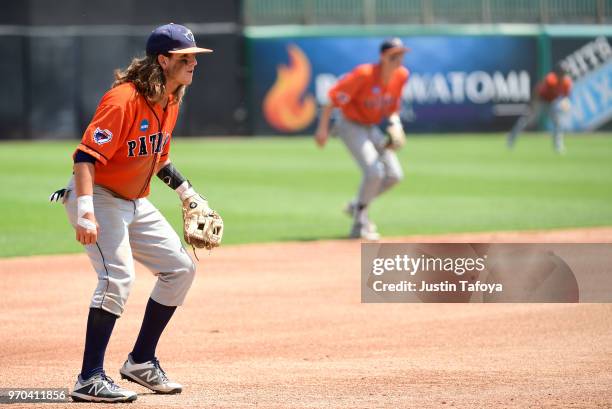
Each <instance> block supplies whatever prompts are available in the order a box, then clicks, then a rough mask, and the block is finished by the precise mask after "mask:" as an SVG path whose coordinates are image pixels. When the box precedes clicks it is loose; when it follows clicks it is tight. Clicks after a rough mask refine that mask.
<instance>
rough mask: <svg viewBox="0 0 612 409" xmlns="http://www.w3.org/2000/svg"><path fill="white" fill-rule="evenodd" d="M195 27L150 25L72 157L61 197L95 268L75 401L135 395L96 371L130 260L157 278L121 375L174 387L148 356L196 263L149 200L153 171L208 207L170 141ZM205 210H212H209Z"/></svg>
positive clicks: (159, 389) (125, 291)
mask: <svg viewBox="0 0 612 409" xmlns="http://www.w3.org/2000/svg"><path fill="white" fill-rule="evenodd" d="M210 51H211V50H208V49H204V48H199V47H197V46H196V43H195V39H194V37H193V34H192V32H191V31H190V30H189V29H187V28H186V27H184V26H181V25H178V24H168V25H164V26H161V27H158V28H156V29H155V30H154V31H153V32H152V33H151V35H150V36H149V38H148V40H147V47H146V52H147V55H146V56H145V57H144V58H135V59H134V60H133V61H132V63H131V64H130V66H129V67H128V68H127V69H126V70H124V71H119V70H117V71H116V72H115V77H116V80H115V83H114V84H113V87H112V89H111V90H110V91H108V92H107V93H106V94H105V95H104V96H103V98H102V100H101V101H100V104H99V105H98V108H97V110H96V112H95V114H94V117H93V119H92V121H91V123H90V124H89V126H88V127H87V129H86V130H85V133H84V134H83V138H82V141H81V143H80V145H79V146H78V147H77V149H76V152H75V153H74V155H73V157H74V176H73V178H72V179H71V180H70V182H69V185H68V187H67V189H66V190H65V191H58V192H56V194H55V197H52V199H55V200H57V199H59V198H62V200H63V202H64V205H65V208H66V211H67V213H68V218H69V220H70V222H71V224H72V225H73V226H74V228H75V230H76V239H77V240H78V241H79V242H80V243H82V244H83V245H84V247H85V250H86V252H87V255H88V256H89V259H90V261H91V263H92V265H93V267H94V269H95V270H96V272H97V274H98V285H97V287H96V290H95V292H94V294H93V297H92V300H91V304H90V310H89V316H88V320H87V332H86V337H85V351H84V354H83V365H82V368H81V373H80V375H79V376H78V379H77V382H76V384H75V386H74V390H73V391H72V393H71V396H72V398H73V399H74V400H77V401H89V402H125V401H133V400H135V399H136V393H135V392H132V391H129V390H126V389H123V388H121V387H119V386H118V385H117V384H115V383H114V381H113V380H112V379H111V378H110V377H108V376H107V375H106V374H105V372H104V369H103V361H104V353H105V350H106V347H107V344H108V341H109V339H110V336H111V332H112V330H113V327H114V325H115V321H116V319H117V318H118V317H119V316H121V314H122V313H123V311H124V308H125V303H126V301H127V298H128V295H129V293H130V288H131V287H132V284H133V282H134V278H135V276H134V261H133V259H136V260H138V261H139V262H141V263H142V264H144V265H145V266H147V267H148V268H149V269H150V270H151V271H152V272H153V273H154V274H155V275H157V277H158V280H157V283H156V284H155V287H154V288H153V291H152V293H151V296H150V298H149V301H148V304H147V307H146V311H145V315H144V319H143V322H142V327H141V329H140V332H139V334H138V338H137V340H136V342H135V344H134V348H133V349H132V352H131V353H130V354H129V355H128V357H127V360H126V361H125V363H124V365H123V367H122V368H121V369H120V374H121V377H122V378H124V379H127V380H130V381H133V382H136V383H139V384H140V385H143V386H145V387H147V388H149V389H151V390H152V391H154V392H156V393H180V392H181V390H182V387H181V385H180V384H178V383H176V382H173V381H171V380H169V379H168V377H167V376H166V374H165V372H164V370H163V369H162V368H161V366H160V365H159V361H158V360H157V358H156V357H155V349H156V346H157V343H158V341H159V338H160V336H161V334H162V331H163V330H164V328H165V327H166V324H167V323H168V321H169V320H170V318H171V317H172V315H173V313H174V311H175V309H176V307H177V306H178V305H181V304H182V303H183V301H184V299H185V296H186V294H187V291H188V290H189V288H190V286H191V283H192V281H193V279H194V274H195V271H196V266H195V263H194V262H193V260H192V259H191V257H190V256H189V254H188V253H187V251H186V250H185V248H184V247H183V245H182V243H181V240H180V239H179V237H178V235H177V234H176V232H175V231H174V230H173V229H172V227H171V226H170V224H169V223H168V222H167V221H166V219H165V218H164V217H163V216H162V215H161V213H160V212H159V211H158V210H157V209H156V208H155V207H154V206H153V205H152V204H151V202H149V200H148V199H147V198H146V197H147V195H148V194H149V185H150V182H151V179H152V177H153V176H154V175H157V176H158V177H159V178H160V179H162V180H163V181H164V183H166V184H167V185H168V186H170V187H171V188H172V189H174V190H175V191H176V193H177V194H178V195H179V197H180V199H181V200H183V202H184V203H185V202H187V204H188V205H191V207H192V208H193V207H194V206H205V207H206V208H208V204H207V202H206V200H205V199H204V198H202V197H201V196H200V195H198V194H197V193H196V192H195V191H194V189H193V187H191V184H190V183H189V182H188V181H187V180H186V179H185V178H184V177H183V176H182V175H181V174H180V173H179V172H178V171H177V170H176V168H175V167H174V165H173V164H172V163H171V162H170V159H169V152H170V141H171V137H172V131H173V129H174V125H175V123H176V119H177V115H178V111H179V107H180V104H181V100H182V98H183V95H184V93H185V89H186V87H187V86H188V85H190V84H191V81H192V77H193V73H194V69H195V68H196V65H197V62H196V58H195V54H196V53H204V52H210ZM208 209H209V208H208Z"/></svg>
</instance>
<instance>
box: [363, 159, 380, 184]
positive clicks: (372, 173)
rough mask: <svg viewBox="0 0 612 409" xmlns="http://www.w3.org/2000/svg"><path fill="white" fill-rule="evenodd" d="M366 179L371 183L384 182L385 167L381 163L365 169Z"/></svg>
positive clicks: (375, 163)
mask: <svg viewBox="0 0 612 409" xmlns="http://www.w3.org/2000/svg"><path fill="white" fill-rule="evenodd" d="M364 177H365V178H366V179H367V180H370V181H378V182H380V181H382V180H383V179H384V178H385V167H384V165H383V164H382V162H380V161H376V162H374V163H372V164H371V165H370V166H368V167H367V168H366V169H365V172H364Z"/></svg>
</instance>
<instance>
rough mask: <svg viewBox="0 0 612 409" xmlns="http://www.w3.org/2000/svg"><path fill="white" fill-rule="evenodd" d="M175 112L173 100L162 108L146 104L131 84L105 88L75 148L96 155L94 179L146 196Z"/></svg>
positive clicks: (126, 196)
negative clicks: (105, 90)
mask: <svg viewBox="0 0 612 409" xmlns="http://www.w3.org/2000/svg"><path fill="white" fill-rule="evenodd" d="M154 112H155V113H154ZM177 116H178V104H176V103H172V99H171V100H170V102H169V103H168V105H167V107H166V110H164V109H163V108H162V107H161V106H160V105H159V104H156V105H152V104H151V105H149V104H148V103H147V101H146V100H145V98H144V97H143V96H142V95H140V94H139V93H138V92H137V91H136V88H135V87H134V85H133V84H132V83H125V84H122V85H119V86H117V87H115V88H113V89H111V90H110V91H108V92H107V93H106V94H105V95H104V96H103V97H102V100H101V101H100V104H99V105H98V108H97V110H96V113H95V114H94V117H93V119H92V120H91V123H90V124H89V126H88V127H87V129H86V130H85V133H84V134H83V139H82V140H81V143H80V145H79V146H78V147H77V150H81V151H83V152H86V153H88V154H90V155H91V156H93V157H94V158H96V164H95V180H94V183H95V184H97V185H100V186H103V187H105V188H107V189H109V190H111V191H113V192H114V193H116V194H117V195H118V196H120V197H122V198H124V199H137V198H140V197H145V196H147V195H148V194H149V184H150V182H151V178H152V177H153V176H154V174H153V172H154V171H155V166H156V165H157V164H158V163H160V162H162V163H163V162H164V161H166V159H167V158H168V153H169V151H170V139H171V137H172V131H173V129H174V125H175V124H176V118H177ZM75 153H76V152H75Z"/></svg>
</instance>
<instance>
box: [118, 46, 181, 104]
mask: <svg viewBox="0 0 612 409" xmlns="http://www.w3.org/2000/svg"><path fill="white" fill-rule="evenodd" d="M167 57H170V55H167ZM126 82H131V83H133V84H134V86H135V87H136V90H137V91H138V93H140V94H142V95H143V96H144V97H145V98H147V99H148V100H149V101H151V102H153V103H156V102H159V101H161V100H162V98H163V97H164V95H165V93H166V77H165V75H164V71H163V69H162V67H161V65H159V62H158V61H157V56H153V55H147V56H145V57H136V58H134V59H132V62H131V63H130V65H129V66H128V67H127V68H126V69H124V70H121V69H117V70H115V82H114V83H113V88H115V87H116V86H118V85H121V84H125V83H126ZM186 89H187V86H186V85H181V86H179V87H178V88H177V89H176V91H174V92H173V93H172V94H173V95H174V103H178V104H180V103H181V102H182V101H183V96H184V95H185V91H186Z"/></svg>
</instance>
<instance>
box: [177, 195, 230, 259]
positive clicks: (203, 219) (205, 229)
mask: <svg viewBox="0 0 612 409" xmlns="http://www.w3.org/2000/svg"><path fill="white" fill-rule="evenodd" d="M183 234H184V238H185V241H186V242H187V243H188V244H191V245H192V246H193V247H196V248H206V249H208V250H212V249H213V248H215V247H219V245H220V244H221V239H222V238H223V219H222V218H221V216H220V215H219V213H217V212H215V211H214V210H212V209H211V208H210V207H209V206H208V201H207V200H206V199H204V198H203V197H202V196H200V195H198V194H196V195H194V196H191V197H189V198H186V199H185V200H184V201H183Z"/></svg>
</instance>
